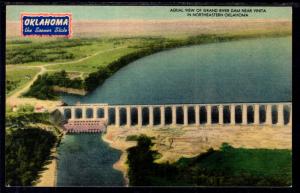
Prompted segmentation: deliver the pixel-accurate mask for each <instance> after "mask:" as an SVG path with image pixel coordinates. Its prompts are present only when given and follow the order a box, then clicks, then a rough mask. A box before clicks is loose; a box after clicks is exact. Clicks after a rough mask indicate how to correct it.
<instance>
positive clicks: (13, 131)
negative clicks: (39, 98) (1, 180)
mask: <svg viewBox="0 0 300 193" xmlns="http://www.w3.org/2000/svg"><path fill="white" fill-rule="evenodd" d="M34 123H43V124H47V125H49V126H51V128H53V130H49V131H46V130H43V129H41V128H39V127H37V126H33V125H32V124H34ZM60 137H61V132H60V131H59V129H58V128H57V127H55V126H53V125H51V123H50V122H49V114H48V113H33V112H32V108H31V107H30V106H29V105H26V106H24V107H23V108H22V110H20V112H10V113H9V114H7V115H6V118H5V184H6V185H10V186H31V185H34V183H35V181H36V180H37V179H38V178H39V177H40V176H39V175H40V172H41V171H42V170H43V169H44V166H45V165H46V164H47V163H48V162H49V161H50V159H51V158H52V157H51V148H53V147H54V145H55V144H56V143H57V142H58V141H59V140H60Z"/></svg>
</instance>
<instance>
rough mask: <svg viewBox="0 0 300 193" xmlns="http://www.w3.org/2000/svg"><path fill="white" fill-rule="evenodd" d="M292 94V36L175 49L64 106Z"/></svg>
mask: <svg viewBox="0 0 300 193" xmlns="http://www.w3.org/2000/svg"><path fill="white" fill-rule="evenodd" d="M291 97H292V46H291V37H282V38H261V39H249V40H241V41H232V42H224V43H213V44H206V45H198V46H190V47H183V48H177V49H173V50H169V51H164V52H160V53H156V54H153V55H150V56H147V57H144V58H142V59H139V60H137V61H135V62H133V63H131V64H129V65H127V66H126V67H124V68H122V69H121V70H119V71H118V72H117V73H115V74H114V75H113V76H112V77H110V78H109V79H107V80H106V81H105V82H104V84H103V85H102V86H99V87H98V88H97V89H96V90H95V91H93V92H92V93H90V94H88V95H87V96H84V97H82V96H74V95H67V94H65V95H63V96H62V98H63V100H64V101H65V102H67V103H68V104H72V103H75V102H77V101H80V102H81V103H109V104H168V103H227V102H280V101H291Z"/></svg>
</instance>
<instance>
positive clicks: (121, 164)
mask: <svg viewBox="0 0 300 193" xmlns="http://www.w3.org/2000/svg"><path fill="white" fill-rule="evenodd" d="M101 138H102V140H103V141H104V142H105V143H107V144H108V145H109V147H111V148H113V149H116V150H119V151H121V156H120V158H119V160H118V161H117V162H115V163H114V164H113V168H114V169H115V170H118V171H120V172H122V174H123V178H124V181H125V187H129V178H128V176H127V173H128V166H127V164H126V158H127V153H126V150H125V149H119V148H118V147H117V146H115V145H114V144H113V143H114V142H113V141H112V139H109V138H108V136H107V133H105V134H104V135H102V137H101Z"/></svg>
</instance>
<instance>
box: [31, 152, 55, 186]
mask: <svg viewBox="0 0 300 193" xmlns="http://www.w3.org/2000/svg"><path fill="white" fill-rule="evenodd" d="M51 156H52V157H53V158H52V159H51V162H50V163H49V164H47V165H45V168H46V169H45V170H44V171H42V172H41V177H40V178H39V179H37V180H36V182H37V183H36V184H35V185H34V187H56V180H57V179H56V178H57V147H56V146H55V147H54V148H52V149H51Z"/></svg>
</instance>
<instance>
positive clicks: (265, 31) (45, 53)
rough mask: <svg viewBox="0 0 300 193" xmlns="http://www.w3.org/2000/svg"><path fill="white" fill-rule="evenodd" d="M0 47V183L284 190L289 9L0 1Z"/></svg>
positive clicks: (288, 180) (288, 156)
mask: <svg viewBox="0 0 300 193" xmlns="http://www.w3.org/2000/svg"><path fill="white" fill-rule="evenodd" d="M5 44H6V52H5V54H6V58H5V61H6V66H5V68H6V77H5V85H6V87H5V89H6V90H5V91H6V104H5V106H6V111H5V152H4V153H5V185H6V186H37V187H77V186H81V187H89V186H93V187H119V186H121V187H131V186H147V187H153V186H169V187H175V186H176V187H181V186H185V187H227V186H228V187H232V186H234V187H245V186H247V187H291V186H292V7H289V6H272V7H271V6H263V7H259V6H159V5H156V6H154V5H151V6H149V5H140V6H136V5H135V6H134V5H126V6H124V5H122V6H119V5H94V6H91V5H85V6H75V5H73V6H71V5H65V6H59V5H56V6H50V5H43V6H42V5H7V6H6V42H5Z"/></svg>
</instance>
